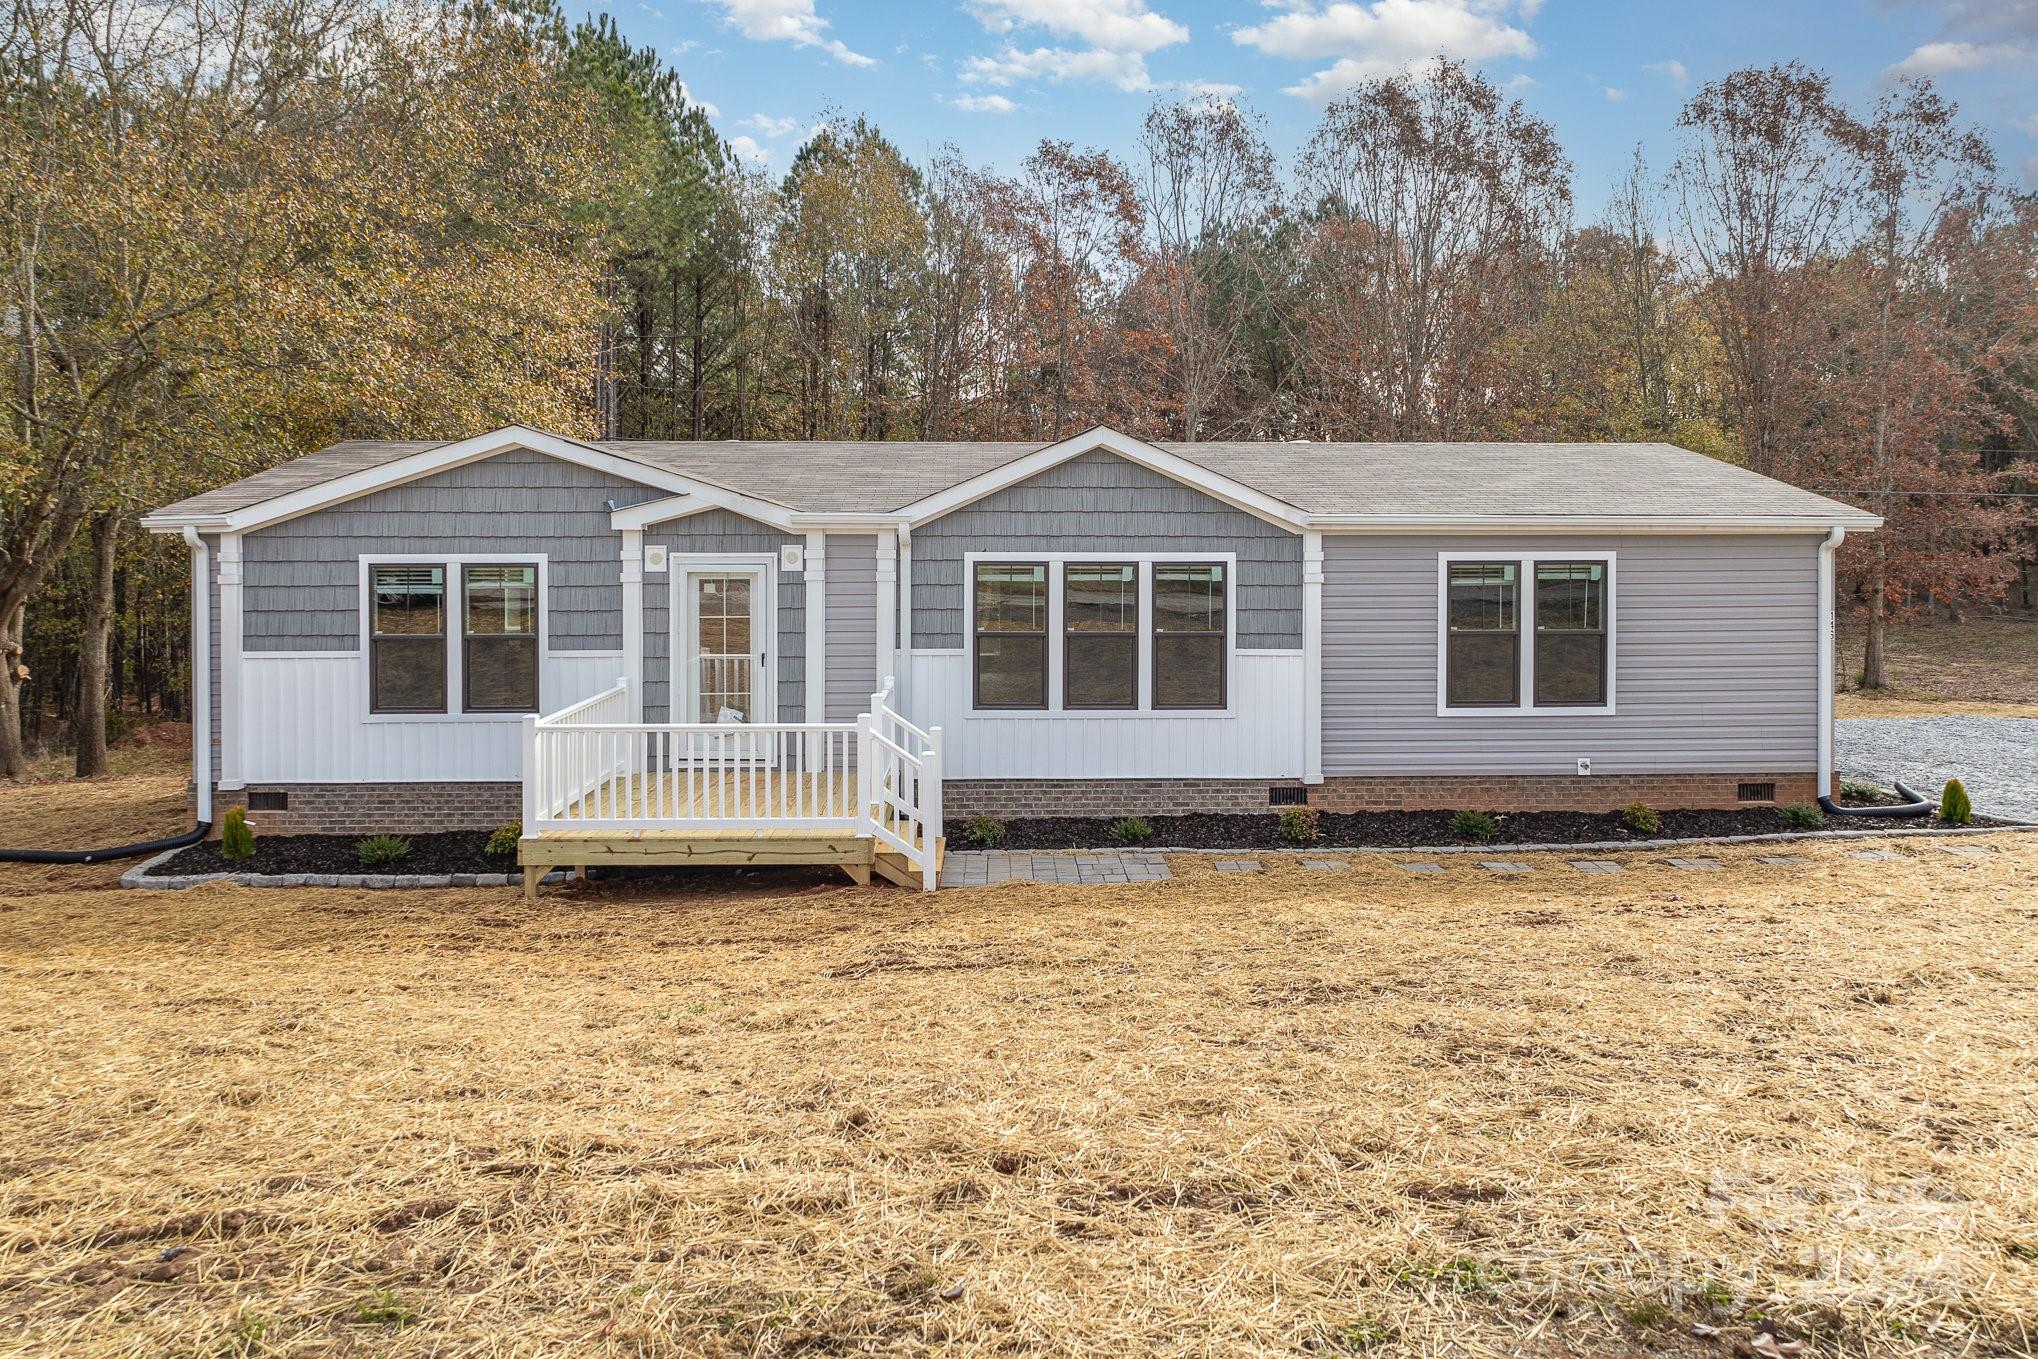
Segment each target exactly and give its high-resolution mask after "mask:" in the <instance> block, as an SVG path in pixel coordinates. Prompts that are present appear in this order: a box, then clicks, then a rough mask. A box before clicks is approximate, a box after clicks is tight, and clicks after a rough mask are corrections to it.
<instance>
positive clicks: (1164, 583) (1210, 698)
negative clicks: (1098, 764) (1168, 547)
mask: <svg viewBox="0 0 2038 1359" xmlns="http://www.w3.org/2000/svg"><path fill="white" fill-rule="evenodd" d="M1224 632H1225V608H1224V567H1223V566H1222V565H1221V564H1217V563H1211V564H1208V565H1198V566H1182V565H1177V564H1175V563H1172V562H1156V563H1155V564H1154V568H1153V706H1154V707H1156V708H1222V707H1223V706H1224V671H1225V651H1226V648H1225V635H1224Z"/></svg>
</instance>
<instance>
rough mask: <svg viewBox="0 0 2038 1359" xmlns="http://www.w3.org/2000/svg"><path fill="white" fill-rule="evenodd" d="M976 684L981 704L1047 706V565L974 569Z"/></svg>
mask: <svg viewBox="0 0 2038 1359" xmlns="http://www.w3.org/2000/svg"><path fill="white" fill-rule="evenodd" d="M974 589H975V594H976V630H975V636H974V638H973V641H974V643H975V663H974V667H973V668H974V670H975V688H976V706H977V707H979V708H1045V707H1046V706H1047V566H1046V564H1045V563H1042V562H1034V563H1023V564H1022V563H1005V562H998V563H988V562H987V563H983V564H980V565H979V566H978V567H977V568H976V579H975V582H974Z"/></svg>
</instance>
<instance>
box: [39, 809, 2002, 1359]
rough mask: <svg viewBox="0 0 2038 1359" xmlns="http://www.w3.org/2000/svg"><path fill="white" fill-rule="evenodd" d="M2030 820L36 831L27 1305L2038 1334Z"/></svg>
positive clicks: (450, 1318)
mask: <svg viewBox="0 0 2038 1359" xmlns="http://www.w3.org/2000/svg"><path fill="white" fill-rule="evenodd" d="M158 792H160V790H158ZM135 795H136V796H140V795H141V793H140V788H139V785H138V786H137V789H136V790H135ZM21 797H22V794H20V793H18V792H17V793H6V794H0V798H4V799H6V800H7V805H8V806H12V807H14V808H15V809H16V810H17V811H19V810H21V809H22V807H23V804H22V803H21V802H20V798H21ZM174 815H175V813H174V811H172V812H171V813H170V819H172V820H174ZM0 819H7V816H6V814H5V808H4V807H0ZM1970 843H1975V842H1970ZM1979 843H1990V844H1993V845H1994V846H1995V847H1996V849H1997V851H1998V852H1997V853H1995V854H1994V855H1993V856H1991V857H1988V858H1985V859H1971V858H1964V857H1960V856H1956V855H1953V854H1951V853H1948V852H1946V851H1944V850H1943V849H1941V848H1938V847H1936V846H1934V847H1907V848H1905V849H1904V850H1903V851H1902V852H1903V853H1904V855H1905V857H1904V859H1903V860H1902V861H1900V862H1892V861H1865V860H1860V859H1856V858H1854V857H1852V851H1853V850H1855V849H1858V848H1859V846H1858V845H1854V846H1847V847H1837V846H1834V847H1828V846H1821V847H1818V848H1814V849H1810V850H1805V851H1803V852H1805V853H1807V854H1809V855H1810V856H1811V857H1812V858H1813V860H1814V862H1813V863H1812V864H1810V865H1809V866H1807V867H1802V868H1796V869H1779V868H1772V867H1767V866H1763V865H1759V864H1756V863H1755V862H1754V856H1755V854H1756V853H1758V852H1762V851H1759V850H1756V849H1752V848H1751V849H1747V850H1738V849H1729V850H1723V851H1721V855H1722V857H1723V858H1724V859H1725V860H1726V865H1727V866H1726V868H1725V869H1724V870H1722V871H1720V872H1716V873H1689V872H1678V871H1676V870H1674V869H1670V868H1667V867H1662V866H1654V865H1651V864H1650V863H1649V862H1648V860H1646V859H1645V858H1642V857H1640V856H1637V857H1634V858H1630V859H1629V860H1627V862H1628V863H1629V864H1630V865H1631V868H1630V871H1629V872H1627V873H1624V874H1619V875H1603V876H1602V875H1585V874H1579V873H1576V872H1572V871H1569V870H1564V869H1561V868H1560V867H1558V866H1557V865H1556V864H1555V863H1554V861H1549V860H1535V862H1538V863H1542V864H1544V865H1545V870H1544V871H1542V872H1539V873H1537V874H1535V875H1534V876H1533V877H1530V878H1526V879H1521V880H1502V879H1496V878H1494V877H1492V876H1490V875H1486V874H1483V873H1481V872H1480V871H1479V870H1478V869H1477V868H1476V867H1475V866H1473V865H1472V864H1469V863H1466V864H1455V865H1453V866H1452V867H1451V868H1450V869H1449V870H1448V871H1446V872H1444V873H1442V874H1440V875H1436V876H1433V877H1417V876H1414V875H1410V874H1406V873H1403V872H1401V871H1400V870H1398V869H1396V868H1394V867H1393V866H1392V865H1391V864H1386V863H1370V862H1369V863H1362V865H1361V866H1360V867H1358V868H1355V869H1353V870H1352V871H1350V872H1348V873H1344V874H1340V875H1335V876H1333V875H1328V874H1324V873H1320V872H1311V871H1305V870H1303V869H1301V868H1300V867H1299V866H1295V865H1293V864H1291V863H1287V862H1284V861H1281V860H1279V859H1277V858H1274V857H1271V856H1270V857H1268V858H1267V860H1266V862H1267V863H1268V865H1269V870H1270V871H1268V872H1267V873H1266V874H1264V875H1261V876H1256V877H1234V876H1232V875H1222V876H1220V875H1218V874H1216V873H1214V872H1212V871H1211V870H1210V869H1209V868H1208V866H1207V864H1206V863H1205V862H1204V861H1202V860H1199V859H1197V858H1195V857H1183V858H1180V859H1177V860H1175V861H1174V862H1175V868H1176V871H1177V873H1178V874H1180V875H1181V876H1180V877H1179V878H1178V880H1177V881H1175V882H1172V883H1161V884H1151V885H1136V886H1129V887H1115V888H1114V887H1084V888H1071V887H1045V886H1027V885H1020V886H1011V887H1002V888H994V889H987V890H979V891H971V892H962V891H954V892H943V893H941V894H939V895H938V896H936V897H935V898H933V899H932V900H928V899H926V898H923V897H921V896H920V895H918V894H914V893H909V892H903V891H899V890H897V889H881V888H865V889H858V888H852V887H849V886H846V885H837V884H836V883H834V882H831V881H830V880H829V879H827V878H825V877H822V876H820V875H818V874H816V875H801V874H793V875H787V876H779V877H766V876H759V877H753V878H750V879H747V880H735V879H731V878H728V877H716V878H708V879H705V880H702V881H699V882H696V883H693V884H689V885H686V886H684V887H674V886H672V885H669V884H668V885H663V886H657V887H652V886H648V885H641V884H640V885H633V886H631V887H628V888H616V887H608V888H604V887H602V886H600V885H598V884H597V885H594V886H591V887H587V888H579V889H573V890H555V891H551V892H548V894H547V895H546V896H545V897H544V898H543V899H542V900H540V901H539V902H537V903H536V904H534V905H531V904H526V903H524V902H523V901H521V900H520V899H519V898H518V897H517V896H516V895H515V893H514V892H510V891H450V892H415V893H372V892H345V891H307V892H297V893H284V892H278V891H258V890H248V889H239V888H233V887H226V886H214V887H209V888H202V889H198V890H194V891H190V892H184V893H176V894H169V893H153V892H151V893H141V892H118V891H112V890H107V889H106V888H105V887H104V886H103V885H100V882H101V881H103V880H97V879H94V878H92V877H90V876H78V877H72V878H64V877H62V876H53V875H50V874H47V873H33V872H29V873H9V872H8V871H6V870H0V1031H4V1035H5V1038H4V1044H0V1352H5V1353H21V1354H30V1353H33V1354H40V1355H65V1356H110V1355H123V1356H127V1355H132V1356H226V1355H269V1354H276V1355H287V1354H304V1355H312V1354H317V1355H328V1354H330V1355H339V1354H355V1355H362V1354H374V1355H384V1354H387V1355H417V1356H424V1355H433V1356H466V1355H539V1354H545V1355H574V1356H583V1355H592V1356H600V1355H694V1354H704V1355H794V1354H804V1355H836V1354H880V1353H881V1354H888V1355H933V1354H942V1355H985V1354H997V1355H1020V1354H1080V1355H1100V1356H1101V1355H1145V1354H1183V1355H1263V1354H1264V1355H1274V1354H1280V1355H1298V1354H1314V1355H1324V1354H1346V1353H1368V1354H1484V1355H1517V1354H1527V1355H1559V1354H1578V1355H1588V1354H1590V1355H1606V1354H1621V1353H1629V1352H1636V1351H1657V1352H1664V1353H1676V1354H1721V1355H1724V1354H1729V1353H1732V1352H1733V1347H1734V1345H1735V1343H1736V1342H1737V1341H1738V1342H1742V1343H1745V1342H1746V1341H1747V1340H1748V1339H1749V1338H1750V1337H1751V1334H1752V1333H1751V1331H1750V1323H1751V1321H1753V1320H1754V1319H1755V1318H1756V1317H1758V1316H1764V1315H1766V1316H1769V1317H1774V1318H1780V1319H1782V1321H1783V1322H1784V1325H1785V1329H1786V1331H1787V1332H1796V1333H1797V1334H1800V1335H1802V1334H1805V1333H1806V1332H1811V1333H1812V1335H1811V1339H1812V1342H1813V1343H1812V1346H1811V1349H1812V1352H1814V1353H1818V1354H1842V1353H1876V1354H1910V1353H1935V1354H1949V1355H1951V1354H1963V1355H1974V1354H2005V1355H2007V1354H2019V1353H2028V1352H2029V1351H2030V1350H2031V1349H2032V1347H2033V1336H2034V1332H2038V1227H2034V1225H2033V1224H2034V1223H2038V1136H2034V1130H2038V1060H2034V1059H2038V1053H2034V1050H2033V1049H2034V1035H2038V942H2034V941H2038V929H2034V925H2038V889H2034V888H2033V885H2032V884H2033V881H2034V878H2038V840H2034V839H2033V838H2028V837H2027V838H2022V839H2019V838H2016V837H2012V836H2001V837H1995V838H1993V839H1992V840H1989V841H1982V842H1979ZM1770 852H1773V851H1770ZM1694 1322H1699V1323H1703V1324H1706V1325H1712V1326H1718V1327H1720V1328H1721V1334H1720V1335H1719V1336H1718V1337H1716V1338H1694V1337H1693V1336H1691V1335H1690V1333H1689V1332H1690V1327H1691V1326H1692V1323H1694Z"/></svg>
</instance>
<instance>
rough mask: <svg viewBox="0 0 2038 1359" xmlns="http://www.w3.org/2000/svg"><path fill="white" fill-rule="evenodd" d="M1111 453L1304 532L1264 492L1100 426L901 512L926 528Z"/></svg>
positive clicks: (1282, 504)
mask: <svg viewBox="0 0 2038 1359" xmlns="http://www.w3.org/2000/svg"><path fill="white" fill-rule="evenodd" d="M1100 450H1101V451H1103V452H1106V453H1115V454H1117V455H1118V456H1119V457H1121V458H1124V459H1125V460H1126V461H1127V462H1134V463H1138V464H1139V465H1140V466H1141V467H1144V468H1146V469H1147V470H1148V471H1150V472H1158V473H1160V474H1161V475H1162V476H1164V477H1170V478H1173V479H1174V480H1176V481H1179V482H1181V483H1182V484H1183V485H1185V486H1187V487H1189V488H1191V489H1192V490H1197V491H1201V492H1202V493H1203V494H1205V495H1207V496H1209V497H1211V498H1212V499H1214V500H1221V501H1223V502H1224V503H1225V504H1227V505H1229V506H1231V507H1232V508H1233V509H1237V510H1243V511H1245V512H1246V513H1247V514H1250V515H1253V516H1255V517H1256V518H1260V519H1264V520H1266V521H1267V522H1268V523H1270V524H1277V525H1279V526H1280V527H1282V528H1285V529H1287V530H1288V531H1290V532H1291V533H1300V532H1302V531H1303V529H1304V528H1306V527H1308V523H1309V516H1308V515H1307V514H1306V513H1304V512H1303V511H1302V510H1299V509H1297V508H1296V507H1295V506H1293V505H1290V504H1288V503H1287V502H1286V501H1284V500H1276V499H1275V498H1274V497H1272V496H1270V495H1268V494H1266V493H1265V492H1263V491H1256V490H1254V489H1253V488H1252V487H1250V486H1247V485H1246V484H1245V483H1243V482H1238V481H1233V480H1232V479H1231V478H1230V477H1226V476H1221V475H1219V474H1218V473H1216V472H1213V471H1211V470H1210V469H1209V468H1207V467H1200V466H1198V465H1197V464H1195V463H1193V462H1190V461H1189V460H1188V459H1187V458H1182V457H1177V456H1176V455H1175V454H1173V453H1170V452H1168V451H1167V450H1166V449H1164V448H1156V447H1154V446H1153V445H1152V444H1150V443H1146V442H1145V441H1143V440H1140V439H1135V438H1133V437H1132V436H1131V435H1129V434H1120V433H1119V432H1118V431H1117V430H1115V429H1111V428H1109V427H1107V426H1104V425H1099V426H1097V427H1096V428H1095V429H1092V430H1089V431H1087V432H1086V433H1082V434H1078V435H1076V436H1075V437H1074V438H1071V439H1063V440H1062V441H1061V442H1060V443H1056V444H1049V445H1047V446H1046V447H1045V448H1038V449H1035V450H1034V451H1033V452H1031V453H1028V454H1027V455H1026V456H1025V457H1023V458H1017V459H1014V460H1013V461H1011V462H1008V463H1006V464H1005V465H1004V466H1003V467H994V468H992V469H991V470H990V471H988V472H980V473H978V474H977V475H976V476H973V477H971V478H970V479H969V480H968V481H964V482H960V483H958V484H956V485H954V486H951V487H949V488H948V489H947V490H945V491H938V492H936V493H935V494H933V495H930V496H928V497H926V498H925V499H922V500H916V501H914V502H913V503H912V504H910V505H907V506H905V507H904V508H903V509H901V510H900V511H899V513H900V514H901V515H902V516H904V518H905V521H906V522H907V524H909V525H919V524H924V523H926V522H927V521H928V520H930V519H939V518H940V517H941V516H942V515H944V514H951V513H953V512H954V511H956V510H959V509H961V508H963V507H964V506H965V505H971V504H974V503H975V502H977V501H979V500H982V499H983V498H984V497H985V496H987V495H993V494H995V493H997V492H999V491H1002V490H1005V489H1006V488H1008V487H1011V486H1016V485H1018V484H1019V483H1020V482H1022V481H1025V480H1027V479H1028V478H1030V477H1036V476H1039V475H1040V474H1041V473H1042V472H1045V471H1047V470H1048V469H1049V468H1052V467H1058V466H1060V465H1061V464H1062V463H1065V462H1067V461H1068V460H1069V459H1071V458H1079V457H1081V456H1082V455H1083V454H1085V453H1094V452H1098V451H1100Z"/></svg>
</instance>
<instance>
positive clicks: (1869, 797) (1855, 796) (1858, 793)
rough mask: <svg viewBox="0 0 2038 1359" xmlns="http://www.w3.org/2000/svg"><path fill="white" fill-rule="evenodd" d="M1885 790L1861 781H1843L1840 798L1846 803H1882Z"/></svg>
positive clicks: (1841, 782) (1841, 781)
mask: <svg viewBox="0 0 2038 1359" xmlns="http://www.w3.org/2000/svg"><path fill="white" fill-rule="evenodd" d="M1882 797H1883V790H1882V789H1880V788H1877V787H1876V786H1875V785H1874V784H1872V783H1863V782H1862V781H1861V780H1860V779H1841V780H1840V798H1841V800H1842V801H1845V802H1880V801H1882Z"/></svg>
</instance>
